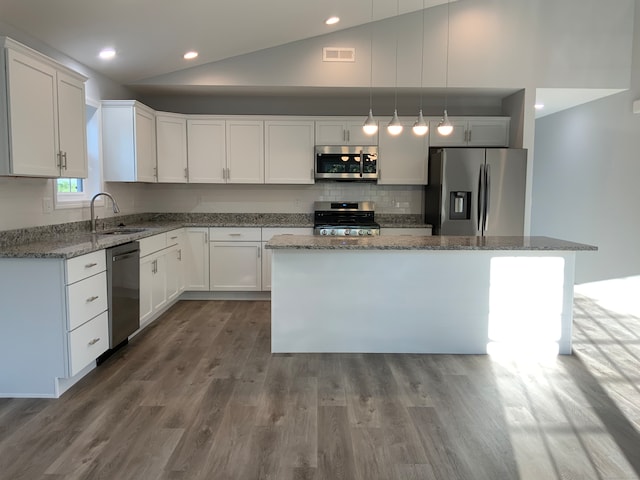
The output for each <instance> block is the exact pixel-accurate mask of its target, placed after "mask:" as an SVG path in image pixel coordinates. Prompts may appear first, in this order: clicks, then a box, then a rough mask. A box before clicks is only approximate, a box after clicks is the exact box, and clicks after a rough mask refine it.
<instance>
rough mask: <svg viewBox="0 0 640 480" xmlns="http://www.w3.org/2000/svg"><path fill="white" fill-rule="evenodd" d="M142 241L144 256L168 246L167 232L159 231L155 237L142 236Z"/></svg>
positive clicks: (141, 248) (141, 247)
mask: <svg viewBox="0 0 640 480" xmlns="http://www.w3.org/2000/svg"><path fill="white" fill-rule="evenodd" d="M138 241H139V242H140V256H141V257H144V256H145V255H149V254H150V253H153V252H157V251H159V250H162V249H163V248H166V247H167V234H166V233H159V234H158V235H154V236H153V237H147V238H142V239H140V240H138Z"/></svg>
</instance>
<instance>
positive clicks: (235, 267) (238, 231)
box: [209, 227, 262, 292]
mask: <svg viewBox="0 0 640 480" xmlns="http://www.w3.org/2000/svg"><path fill="white" fill-rule="evenodd" d="M260 230H261V229H260V228H251V227H248V228H226V227H221V228H211V229H209V238H210V242H209V282H210V284H209V286H210V290H211V291H214V292H216V291H217V292H229V291H243V292H246V291H259V290H261V289H262V278H261V270H262V265H261V262H262V260H261V255H262V252H261V250H262V244H261V238H262V236H261V231H260Z"/></svg>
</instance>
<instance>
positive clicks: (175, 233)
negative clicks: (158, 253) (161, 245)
mask: <svg viewBox="0 0 640 480" xmlns="http://www.w3.org/2000/svg"><path fill="white" fill-rule="evenodd" d="M184 239H185V233H184V228H180V229H178V230H172V231H171V232H167V247H171V246H173V245H182V244H184Z"/></svg>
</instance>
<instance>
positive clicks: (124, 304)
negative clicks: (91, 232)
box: [107, 242, 140, 349]
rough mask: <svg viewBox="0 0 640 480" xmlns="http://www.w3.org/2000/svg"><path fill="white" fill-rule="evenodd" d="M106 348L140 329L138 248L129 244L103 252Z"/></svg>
mask: <svg viewBox="0 0 640 480" xmlns="http://www.w3.org/2000/svg"><path fill="white" fill-rule="evenodd" d="M107 293H108V302H109V348H110V349H114V348H116V347H118V346H119V345H120V344H124V343H126V342H127V341H128V339H129V335H131V334H132V333H133V332H135V331H136V330H137V329H138V328H140V246H139V244H138V242H129V243H125V244H122V245H118V246H116V247H111V248H108V249H107Z"/></svg>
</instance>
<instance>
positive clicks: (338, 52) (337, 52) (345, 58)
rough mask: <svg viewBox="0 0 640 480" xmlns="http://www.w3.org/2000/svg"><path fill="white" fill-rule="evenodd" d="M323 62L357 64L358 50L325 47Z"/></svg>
mask: <svg viewBox="0 0 640 480" xmlns="http://www.w3.org/2000/svg"><path fill="white" fill-rule="evenodd" d="M322 61H323V62H355V61H356V49H355V48H343V47H324V48H323V49H322Z"/></svg>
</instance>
